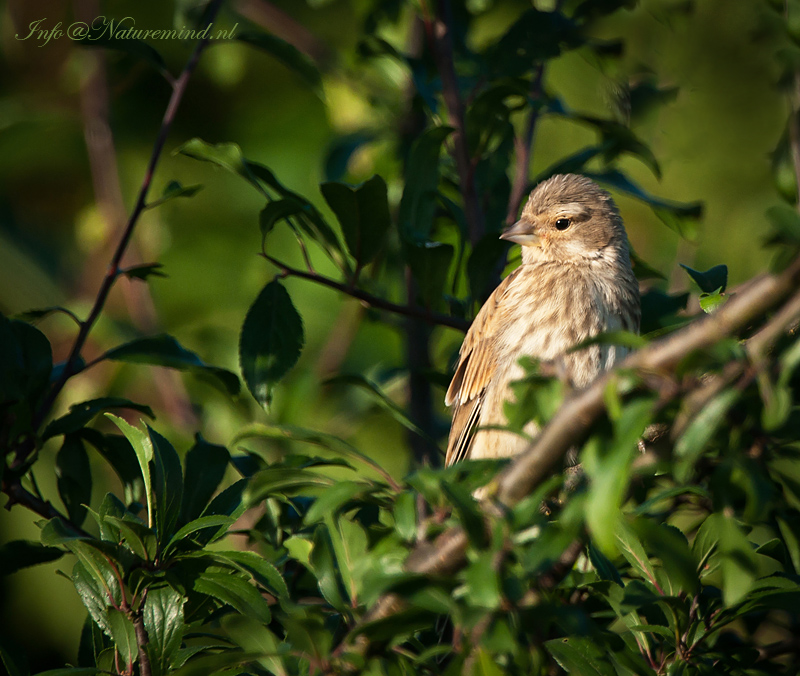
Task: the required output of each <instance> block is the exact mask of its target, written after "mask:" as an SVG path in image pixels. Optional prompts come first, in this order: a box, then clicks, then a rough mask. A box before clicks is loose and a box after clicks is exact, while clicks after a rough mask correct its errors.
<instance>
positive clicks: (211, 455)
mask: <svg viewBox="0 0 800 676" xmlns="http://www.w3.org/2000/svg"><path fill="white" fill-rule="evenodd" d="M229 462H230V453H228V449H227V448H225V447H224V446H218V445H217V444H211V443H209V442H207V441H206V440H205V439H203V437H202V436H201V435H200V434H197V435H196V436H195V441H194V446H192V447H191V448H190V449H189V452H188V453H187V454H186V478H185V480H184V485H183V502H182V504H181V514H180V523H187V522H189V521H191V520H192V519H196V518H197V517H198V516H200V514H202V512H203V510H204V509H205V507H206V505H207V504H208V501H209V500H211V498H212V496H213V495H214V492H215V491H216V490H217V488H218V487H219V485H220V483H221V482H222V479H223V477H224V476H225V470H226V469H227V467H228V463H229Z"/></svg>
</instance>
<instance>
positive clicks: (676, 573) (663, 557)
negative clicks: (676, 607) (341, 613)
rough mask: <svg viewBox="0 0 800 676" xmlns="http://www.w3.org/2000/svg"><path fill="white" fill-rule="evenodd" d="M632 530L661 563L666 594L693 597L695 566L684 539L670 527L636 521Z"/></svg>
mask: <svg viewBox="0 0 800 676" xmlns="http://www.w3.org/2000/svg"><path fill="white" fill-rule="evenodd" d="M632 527H633V529H634V530H635V531H636V532H637V534H638V535H639V536H640V537H641V538H642V540H643V541H644V542H645V543H646V544H647V549H648V551H651V552H652V553H653V555H654V556H655V557H657V558H658V559H659V560H660V561H661V568H662V569H663V572H664V574H665V577H666V579H667V581H668V582H669V584H670V587H671V588H670V589H665V592H666V593H667V594H671V595H673V596H677V595H678V594H680V593H688V594H694V593H695V592H696V591H697V589H698V587H699V579H698V575H697V566H696V561H695V559H694V557H693V556H692V553H691V551H690V549H689V543H688V542H687V541H686V536H685V535H684V534H683V533H682V532H681V531H679V530H678V529H677V528H675V527H673V526H668V525H666V524H659V523H655V522H654V521H652V520H649V519H636V520H635V521H634V522H633V524H632Z"/></svg>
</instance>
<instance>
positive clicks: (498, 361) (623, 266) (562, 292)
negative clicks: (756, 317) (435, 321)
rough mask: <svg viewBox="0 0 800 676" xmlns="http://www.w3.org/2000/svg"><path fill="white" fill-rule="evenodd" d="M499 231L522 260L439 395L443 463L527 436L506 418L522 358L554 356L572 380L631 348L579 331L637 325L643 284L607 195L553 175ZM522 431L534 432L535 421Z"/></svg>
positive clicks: (490, 453)
mask: <svg viewBox="0 0 800 676" xmlns="http://www.w3.org/2000/svg"><path fill="white" fill-rule="evenodd" d="M501 237H502V238H504V239H508V240H510V241H512V242H516V243H519V244H522V265H520V267H518V268H517V269H516V270H515V271H514V272H512V273H511V274H510V275H509V276H508V277H506V278H505V279H504V280H503V281H502V282H501V284H500V285H499V286H498V287H497V288H496V289H495V291H494V292H493V293H492V295H491V296H490V297H489V299H488V300H487V301H486V303H485V304H484V306H483V307H482V308H481V310H480V312H479V313H478V315H477V317H476V318H475V321H474V322H473V323H472V326H471V327H470V330H469V332H468V333H467V336H466V338H465V339H464V343H463V345H462V346H461V351H460V353H459V354H460V358H459V362H458V365H457V366H456V372H455V375H454V376H453V380H452V382H451V383H450V387H449V389H448V390H447V396H446V398H445V402H446V403H447V405H448V406H452V407H453V423H452V426H451V428H450V438H449V440H448V444H447V456H446V459H445V463H446V464H447V465H451V464H453V463H455V462H458V461H460V460H465V459H467V458H496V457H507V456H510V455H514V454H516V453H519V452H520V451H522V450H523V449H524V448H525V446H526V444H527V442H526V440H525V439H524V437H522V436H520V435H518V434H515V433H513V432H509V431H505V430H497V429H485V430H484V429H480V428H483V427H487V426H505V425H506V424H507V421H506V418H505V415H504V412H503V404H504V402H505V401H506V400H511V399H513V395H512V391H511V388H510V383H512V382H513V381H515V380H519V379H520V378H521V377H523V375H524V371H523V369H522V367H521V366H520V365H519V363H518V362H519V359H520V358H521V357H523V356H530V357H534V358H537V359H539V360H541V361H556V362H557V363H559V365H560V366H561V367H562V369H563V372H564V373H565V374H566V377H567V378H568V379H569V381H570V382H571V384H572V385H573V386H574V387H576V388H582V387H585V386H586V385H588V384H589V383H590V382H591V381H592V380H593V379H594V378H595V377H596V376H597V374H598V373H600V372H601V371H602V370H604V369H608V368H610V367H611V366H613V365H614V363H615V362H616V361H618V360H619V359H621V358H622V357H623V356H624V355H625V354H626V352H627V350H625V349H624V348H621V347H616V346H610V345H593V346H591V347H588V348H585V349H583V350H580V351H576V352H572V353H570V354H566V352H567V350H569V348H571V347H572V346H574V345H576V344H578V343H580V342H583V341H584V340H586V339H588V338H590V337H592V336H594V335H597V334H599V333H603V332H606V331H612V330H616V329H624V330H627V331H638V330H639V316H640V309H639V289H638V284H637V282H636V278H635V277H634V275H633V271H632V270H631V262H630V255H629V252H628V240H627V236H626V234H625V228H624V227H623V225H622V219H621V218H620V216H619V212H618V211H617V207H616V205H615V204H614V201H613V200H612V199H611V196H610V195H609V194H608V193H607V192H606V191H605V190H602V189H601V188H600V187H599V186H598V185H597V184H595V183H594V182H593V181H591V180H589V179H588V178H585V177H583V176H577V175H574V174H567V175H559V176H554V177H552V178H550V179H548V180H547V181H545V182H543V183H541V184H540V185H539V186H537V188H536V189H535V190H534V191H533V192H532V193H531V196H530V198H529V199H528V203H527V204H526V205H525V208H524V209H523V211H522V216H521V218H520V220H519V221H518V222H517V223H516V224H515V225H513V226H511V227H510V228H509V229H508V230H506V231H505V232H504V233H503V234H502V235H501ZM525 431H526V432H527V433H529V434H530V433H535V432H536V429H535V426H533V425H532V424H531V425H529V426H528V427H526V430H525Z"/></svg>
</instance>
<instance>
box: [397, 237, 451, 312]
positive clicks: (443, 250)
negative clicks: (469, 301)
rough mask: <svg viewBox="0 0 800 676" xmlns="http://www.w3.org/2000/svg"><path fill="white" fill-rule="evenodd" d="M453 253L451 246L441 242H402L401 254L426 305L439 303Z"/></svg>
mask: <svg viewBox="0 0 800 676" xmlns="http://www.w3.org/2000/svg"><path fill="white" fill-rule="evenodd" d="M454 253H455V249H454V248H453V247H452V246H450V245H449V244H442V243H441V242H425V243H422V244H415V243H411V242H406V243H404V245H403V254H404V256H405V259H406V262H407V263H408V267H409V268H411V274H412V275H413V276H414V280H415V281H416V282H417V285H418V286H419V291H420V294H421V295H422V299H423V301H424V303H425V305H426V306H427V307H433V306H435V305H438V304H439V303H441V301H442V295H443V293H444V287H445V284H446V282H447V273H448V271H449V270H450V261H452V260H453V254H454Z"/></svg>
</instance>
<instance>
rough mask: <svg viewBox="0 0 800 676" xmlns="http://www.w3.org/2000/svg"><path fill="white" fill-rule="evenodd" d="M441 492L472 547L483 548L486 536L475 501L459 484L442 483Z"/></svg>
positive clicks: (481, 514) (484, 525) (481, 516)
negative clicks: (454, 512) (453, 510)
mask: <svg viewBox="0 0 800 676" xmlns="http://www.w3.org/2000/svg"><path fill="white" fill-rule="evenodd" d="M442 492H443V493H444V495H445V497H446V498H447V500H448V501H449V502H450V504H452V505H453V508H454V509H455V511H456V513H457V514H458V519H459V521H460V522H461V526H462V527H463V528H464V530H465V531H466V532H467V535H468V536H469V539H470V542H471V543H472V544H473V546H474V547H476V548H479V549H480V548H483V547H485V546H486V543H487V538H488V534H487V532H486V524H485V523H484V520H483V511H482V510H481V507H480V505H479V504H478V502H477V500H475V498H474V497H473V495H472V494H471V493H470V492H469V490H467V489H466V488H465V487H464V486H463V485H461V484H456V483H443V484H442Z"/></svg>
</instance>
